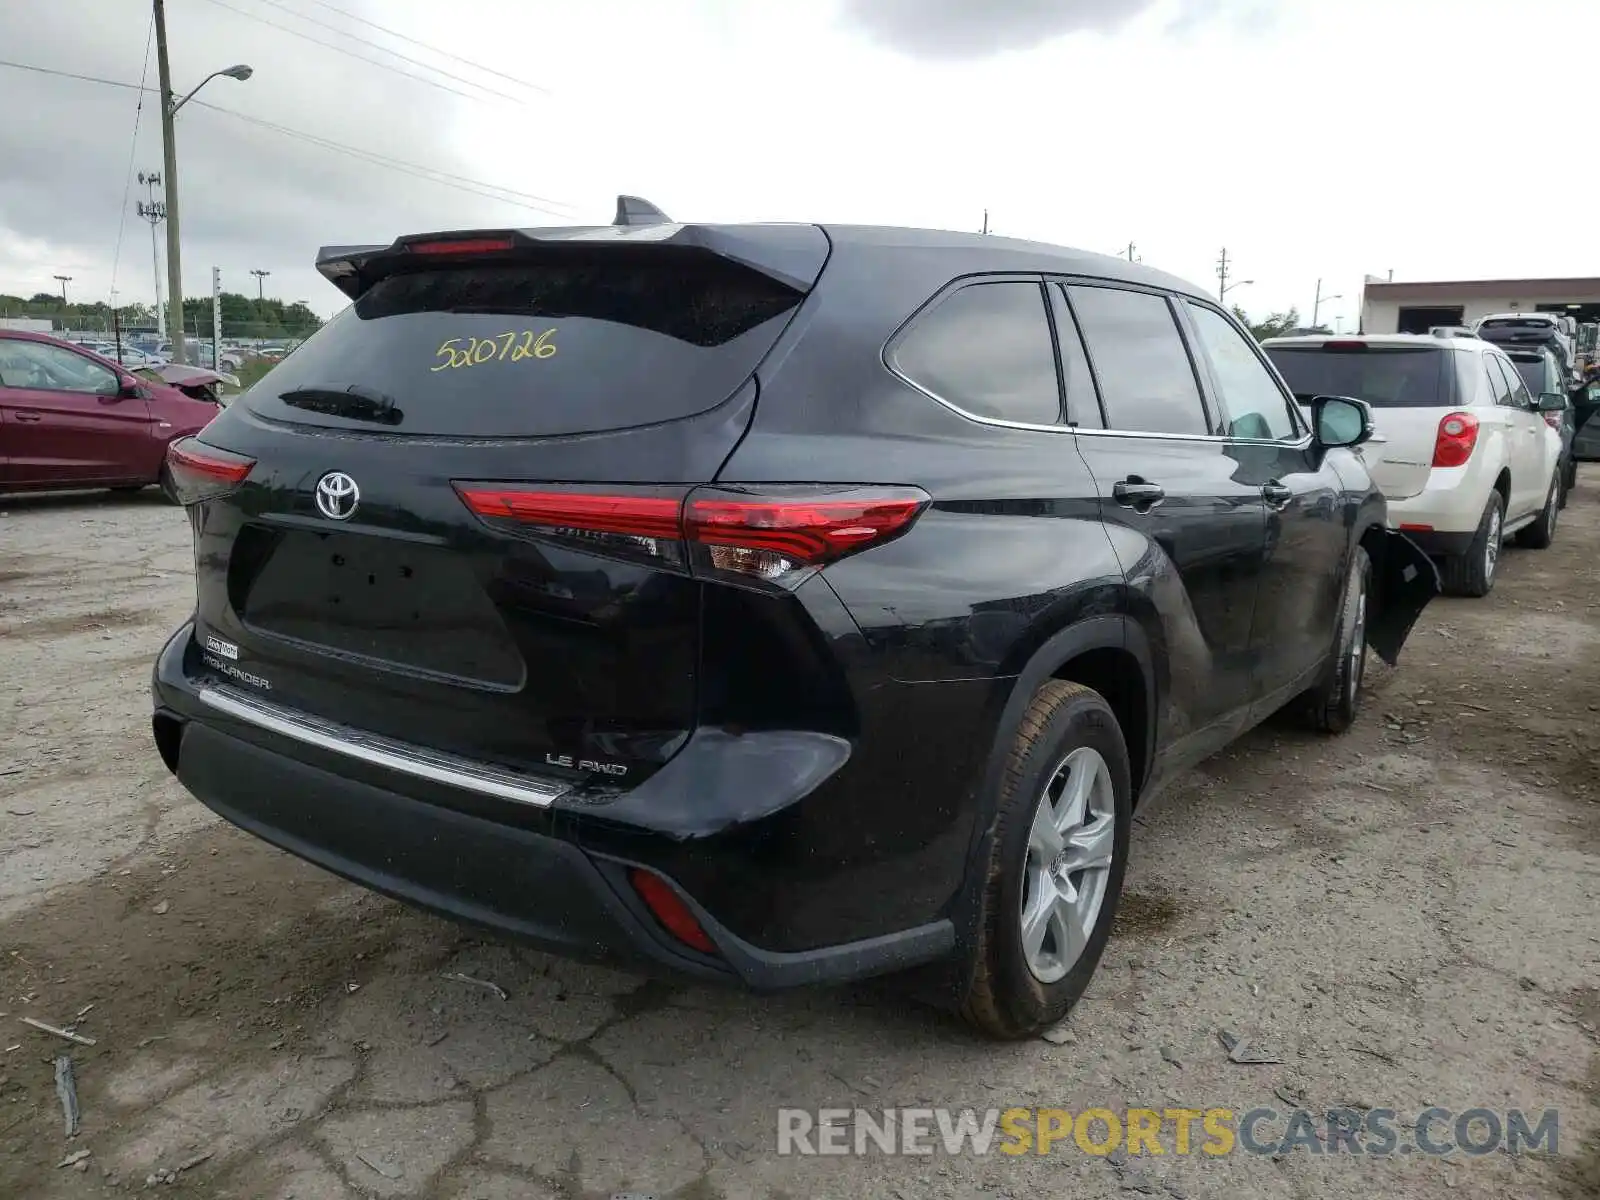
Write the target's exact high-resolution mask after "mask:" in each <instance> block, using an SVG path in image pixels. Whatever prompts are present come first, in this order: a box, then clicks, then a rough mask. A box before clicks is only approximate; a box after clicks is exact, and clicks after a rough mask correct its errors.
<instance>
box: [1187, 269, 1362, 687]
mask: <svg viewBox="0 0 1600 1200" xmlns="http://www.w3.org/2000/svg"><path fill="white" fill-rule="evenodd" d="M1185 309H1186V311H1187V313H1188V316H1189V321H1190V325H1191V328H1192V329H1193V331H1194V335H1195V340H1196V342H1197V343H1198V345H1199V349H1200V355H1199V357H1200V358H1201V360H1202V361H1203V362H1204V364H1205V365H1206V366H1207V367H1208V368H1209V373H1210V378H1211V384H1212V389H1213V395H1215V396H1216V398H1217V400H1218V406H1219V408H1220V409H1221V411H1222V417H1223V422H1224V428H1225V429H1226V431H1227V434H1228V438H1229V443H1230V444H1229V449H1228V453H1229V454H1230V455H1231V456H1232V458H1233V460H1234V461H1235V462H1236V463H1237V468H1236V474H1237V475H1238V477H1239V478H1240V480H1241V481H1244V482H1248V483H1253V484H1255V485H1256V486H1257V487H1259V488H1260V489H1261V494H1262V497H1263V499H1264V500H1265V501H1266V527H1267V540H1266V563H1265V569H1264V571H1263V573H1262V577H1261V584H1260V587H1259V588H1258V589H1257V591H1256V605H1255V616H1254V619H1253V620H1252V622H1251V627H1250V649H1251V655H1252V657H1253V659H1254V661H1255V664H1256V669H1257V689H1256V696H1255V698H1256V699H1257V700H1258V701H1260V702H1262V703H1263V704H1265V705H1266V706H1268V707H1269V708H1277V707H1279V705H1280V704H1281V702H1282V700H1284V699H1286V698H1287V697H1286V695H1285V693H1286V692H1292V691H1297V690H1299V689H1300V688H1301V687H1303V686H1304V684H1305V682H1306V677H1307V676H1308V675H1310V674H1313V673H1315V672H1316V671H1317V670H1319V669H1320V668H1321V666H1322V665H1323V663H1325V662H1326V661H1327V657H1328V654H1329V653H1330V651H1331V650H1332V647H1333V644H1334V632H1335V629H1336V627H1337V624H1338V619H1339V602H1340V599H1341V597H1342V596H1343V587H1344V578H1345V572H1346V568H1347V563H1348V555H1349V546H1350V528H1349V524H1348V521H1347V519H1346V518H1347V515H1348V508H1349V504H1348V502H1347V500H1346V497H1345V488H1344V482H1343V481H1342V480H1341V479H1340V478H1339V474H1338V472H1337V471H1336V470H1335V469H1334V466H1333V464H1332V462H1331V461H1329V460H1330V458H1331V456H1330V455H1329V454H1328V453H1327V452H1326V451H1324V450H1321V449H1319V448H1318V447H1317V446H1316V445H1315V444H1313V442H1312V439H1311V431H1310V427H1309V425H1308V424H1306V423H1305V422H1303V421H1302V420H1301V419H1300V415H1299V413H1298V412H1297V411H1296V408H1295V403H1294V400H1293V399H1292V398H1291V397H1290V396H1289V395H1288V394H1287V393H1285V392H1284V390H1283V387H1282V386H1281V385H1280V384H1279V382H1278V380H1277V379H1276V378H1275V377H1274V376H1273V374H1272V371H1271V370H1270V369H1269V368H1268V366H1267V364H1266V362H1265V361H1263V359H1262V357H1261V352H1260V350H1259V349H1257V347H1256V343H1255V339H1254V338H1252V337H1250V336H1249V335H1248V334H1247V333H1246V332H1245V331H1243V330H1241V329H1240V328H1239V327H1238V326H1237V325H1236V324H1235V323H1234V322H1232V321H1230V320H1229V319H1228V318H1227V317H1225V316H1224V315H1223V314H1222V313H1221V312H1220V311H1219V310H1217V309H1216V308H1213V307H1211V306H1210V305H1208V304H1200V303H1197V302H1195V301H1192V300H1191V301H1188V302H1187V304H1186V305H1185ZM1352 465H1353V464H1352Z"/></svg>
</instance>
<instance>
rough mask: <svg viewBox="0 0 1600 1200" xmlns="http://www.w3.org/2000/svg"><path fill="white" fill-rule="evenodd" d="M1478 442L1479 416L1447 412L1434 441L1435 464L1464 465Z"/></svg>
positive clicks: (1441, 420) (1439, 465)
mask: <svg viewBox="0 0 1600 1200" xmlns="http://www.w3.org/2000/svg"><path fill="white" fill-rule="evenodd" d="M1477 444H1478V418H1477V417H1475V416H1473V415H1472V414H1471V413H1467V412H1453V413H1447V414H1446V415H1445V416H1444V417H1442V418H1441V419H1440V421H1439V435H1438V437H1436V438H1435V439H1434V442H1433V465H1434V466H1436V467H1459V466H1462V465H1463V464H1465V463H1466V461H1467V460H1468V459H1469V458H1471V457H1472V448H1473V447H1474V446H1476V445H1477Z"/></svg>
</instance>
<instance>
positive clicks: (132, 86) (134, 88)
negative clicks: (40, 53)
mask: <svg viewBox="0 0 1600 1200" xmlns="http://www.w3.org/2000/svg"><path fill="white" fill-rule="evenodd" d="M145 59H146V61H149V55H148V54H147V55H146V56H145ZM0 67H14V68H16V69H17V70H18V71H32V72H34V73H35V74H38V75H56V76H59V77H60V78H62V79H78V80H81V81H83V82H84V83H103V84H105V85H106V86H107V87H116V88H127V89H128V90H129V91H131V92H149V91H154V90H155V89H154V88H147V87H145V86H144V85H143V84H139V83H123V82H121V81H120V80H116V79H101V78H100V77H99V76H98V75H78V74H75V73H74V72H72V71H53V70H51V69H50V68H49V67H35V66H30V65H29V64H28V63H19V62H11V61H10V60H9V59H4V58H0Z"/></svg>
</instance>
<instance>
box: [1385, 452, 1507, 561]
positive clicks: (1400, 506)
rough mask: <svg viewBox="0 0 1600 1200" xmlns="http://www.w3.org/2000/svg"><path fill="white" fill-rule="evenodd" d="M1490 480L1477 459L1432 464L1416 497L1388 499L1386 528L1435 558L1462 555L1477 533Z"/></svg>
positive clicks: (1487, 495)
mask: <svg viewBox="0 0 1600 1200" xmlns="http://www.w3.org/2000/svg"><path fill="white" fill-rule="evenodd" d="M1493 482H1494V481H1493V479H1492V478H1489V477H1486V476H1485V473H1484V471H1483V470H1482V469H1481V468H1480V467H1479V465H1478V463H1477V462H1476V461H1473V462H1469V463H1468V464H1467V465H1466V466H1463V467H1434V468H1433V469H1432V470H1431V471H1430V472H1429V473H1428V482H1427V484H1426V485H1425V486H1424V487H1423V489H1422V490H1421V491H1420V492H1418V493H1417V494H1416V495H1415V496H1407V497H1405V498H1404V499H1401V500H1395V499H1390V500H1388V509H1389V528H1390V529H1398V530H1400V531H1401V532H1402V533H1404V534H1405V535H1406V536H1407V537H1409V538H1410V539H1411V540H1412V541H1414V542H1415V543H1416V544H1417V545H1418V546H1420V547H1422V549H1423V550H1424V551H1426V552H1427V553H1428V554H1430V555H1433V556H1435V557H1444V556H1448V555H1455V554H1465V553H1466V552H1467V550H1468V548H1469V547H1470V546H1471V545H1472V539H1473V538H1474V537H1476V536H1477V533H1478V523H1479V522H1480V521H1482V520H1483V506H1484V505H1485V504H1486V503H1487V502H1488V499H1489V491H1490V488H1491V487H1492V486H1493Z"/></svg>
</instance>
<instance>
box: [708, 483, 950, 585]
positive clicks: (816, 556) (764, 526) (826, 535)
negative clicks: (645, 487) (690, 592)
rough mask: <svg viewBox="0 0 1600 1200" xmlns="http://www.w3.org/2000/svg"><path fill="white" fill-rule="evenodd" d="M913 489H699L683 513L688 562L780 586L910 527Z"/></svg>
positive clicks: (918, 497)
mask: <svg viewBox="0 0 1600 1200" xmlns="http://www.w3.org/2000/svg"><path fill="white" fill-rule="evenodd" d="M927 504H928V494H927V493H926V492H923V491H920V490H918V489H916V488H887V489H885V488H837V489H828V488H794V489H786V488H762V489H761V490H759V491H757V490H754V489H745V488H739V487H729V486H726V485H723V486H717V487H704V488H697V489H696V490H695V491H694V492H693V493H691V494H690V496H689V499H688V501H687V502H686V503H685V505H684V509H683V528H684V534H685V536H686V538H687V540H688V543H689V556H690V561H691V563H692V564H693V565H694V567H695V569H696V570H697V571H700V572H704V573H707V574H718V575H732V576H735V577H744V578H750V579H759V580H764V581H766V582H768V583H777V582H779V581H781V580H783V579H784V578H785V577H787V576H791V575H794V574H796V573H799V572H807V571H809V570H811V569H814V568H817V567H821V566H824V565H826V564H827V563H830V562H833V561H835V560H836V559H840V558H843V557H844V556H845V555H847V554H853V553H855V552H856V551H858V550H863V549H865V548H866V547H868V546H873V545H881V544H882V543H884V542H886V541H889V540H890V539H891V538H896V537H899V536H900V535H901V534H902V533H904V532H905V531H906V530H907V529H909V528H910V527H911V523H912V522H913V521H915V520H916V519H917V516H918V514H920V513H921V512H922V510H923V508H924V507H926V506H927Z"/></svg>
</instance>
